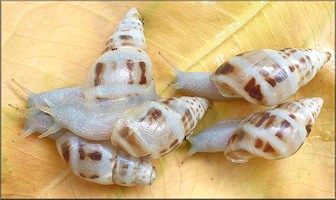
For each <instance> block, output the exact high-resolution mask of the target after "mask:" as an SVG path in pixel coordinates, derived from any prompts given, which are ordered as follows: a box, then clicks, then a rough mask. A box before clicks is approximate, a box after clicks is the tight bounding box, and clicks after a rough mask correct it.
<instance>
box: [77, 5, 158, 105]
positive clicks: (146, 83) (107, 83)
mask: <svg viewBox="0 0 336 200" xmlns="http://www.w3.org/2000/svg"><path fill="white" fill-rule="evenodd" d="M142 26H143V20H142V19H141V16H140V14H139V13H138V11H137V9H136V8H132V9H130V10H129V11H128V13H127V14H126V15H125V17H124V18H123V19H122V20H121V21H120V23H119V24H118V26H117V28H116V29H115V32H114V33H113V35H112V36H111V38H110V39H109V40H108V42H107V44H106V46H105V48H104V51H103V54H102V55H101V56H100V57H99V58H98V59H97V60H96V62H95V63H94V64H93V66H92V67H91V69H90V70H89V72H88V75H87V77H86V80H85V82H84V85H83V89H84V95H85V98H86V99H89V100H93V99H102V98H108V99H116V98H122V97H126V96H143V97H148V96H149V97H150V98H149V99H153V98H151V97H156V90H155V84H154V80H153V72H152V62H151V60H150V58H149V56H148V55H147V53H146V52H145V49H146V45H145V43H146V41H145V36H144V34H143V27H142Z"/></svg>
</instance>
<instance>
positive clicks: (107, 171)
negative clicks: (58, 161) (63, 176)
mask: <svg viewBox="0 0 336 200" xmlns="http://www.w3.org/2000/svg"><path fill="white" fill-rule="evenodd" d="M56 145H57V150H58V152H59V154H60V156H61V158H62V159H63V160H64V161H65V162H67V163H68V164H69V166H70V169H71V171H72V172H73V173H74V174H75V175H77V176H79V177H81V178H83V179H85V180H87V181H90V182H94V183H98V184H103V185H110V184H118V185H124V186H132V185H150V184H152V182H153V181H154V180H155V178H156V169H155V167H154V166H153V165H152V163H151V162H150V161H146V160H139V159H137V158H135V157H133V156H130V155H128V154H127V153H126V152H123V151H122V150H117V149H115V148H114V147H113V146H112V145H111V143H110V142H108V141H104V142H99V143H98V142H93V141H88V140H85V139H81V138H79V137H77V136H73V135H71V134H66V135H64V136H62V137H61V138H59V139H58V140H57V141H56Z"/></svg>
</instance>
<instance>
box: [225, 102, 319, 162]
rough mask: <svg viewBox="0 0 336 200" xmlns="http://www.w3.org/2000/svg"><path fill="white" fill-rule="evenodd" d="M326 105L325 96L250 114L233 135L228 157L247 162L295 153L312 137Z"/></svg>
mask: <svg viewBox="0 0 336 200" xmlns="http://www.w3.org/2000/svg"><path fill="white" fill-rule="evenodd" d="M322 105H323V99H321V98H305V99H300V100H298V101H294V102H286V103H283V104H281V105H279V106H277V107H275V108H274V109H272V110H267V111H263V112H259V113H256V114H252V115H250V116H248V117H247V118H245V119H244V120H243V121H242V122H241V123H240V125H239V127H238V128H237V130H236V131H235V133H234V134H233V135H232V137H231V139H230V141H229V145H228V147H227V148H226V150H225V156H226V157H227V158H228V159H229V160H231V161H232V162H237V163H244V162H246V161H248V160H249V159H250V158H252V157H263V158H266V159H281V158H285V157H288V156H291V155H293V154H294V153H295V152H296V151H298V150H299V148H300V147H301V146H302V144H303V142H304V141H305V139H306V137H308V135H309V133H310V131H311V127H312V125H313V124H314V123H315V120H316V118H317V116H318V115H319V113H320V110H321V108H322Z"/></svg>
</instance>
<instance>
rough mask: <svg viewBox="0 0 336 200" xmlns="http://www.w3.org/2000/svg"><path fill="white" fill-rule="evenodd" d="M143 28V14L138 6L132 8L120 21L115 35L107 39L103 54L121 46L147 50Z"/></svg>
mask: <svg viewBox="0 0 336 200" xmlns="http://www.w3.org/2000/svg"><path fill="white" fill-rule="evenodd" d="M143 30H144V29H143V19H142V17H141V15H140V14H139V12H138V10H137V9H136V8H131V9H130V10H129V11H128V12H127V13H126V15H125V16H124V18H123V19H122V20H121V21H120V22H119V24H118V26H117V27H116V28H115V30H114V33H113V35H112V36H111V37H110V38H109V39H108V40H107V42H106V44H105V47H104V50H103V52H102V54H104V53H105V52H107V51H110V50H112V49H115V48H120V47H134V48H138V49H142V50H145V49H146V38H145V36H144V33H143Z"/></svg>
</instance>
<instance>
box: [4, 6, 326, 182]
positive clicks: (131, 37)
mask: <svg viewBox="0 0 336 200" xmlns="http://www.w3.org/2000/svg"><path fill="white" fill-rule="evenodd" d="M143 31H144V30H143V19H142V18H141V15H140V14H139V13H138V11H137V9H136V8H131V9H130V10H129V11H128V12H127V14H126V15H125V16H124V17H123V19H122V20H121V21H120V23H119V24H118V26H117V27H116V29H115V31H114V33H113V35H112V36H111V37H110V38H109V39H108V41H107V43H106V45H105V47H104V50H103V52H102V55H101V56H100V57H99V58H98V59H97V60H96V62H95V63H94V64H93V66H92V67H91V69H90V71H89V73H88V75H87V78H86V80H85V82H84V83H83V84H82V85H81V86H76V87H70V88H62V89H57V90H53V91H48V92H43V93H40V94H34V93H32V92H30V91H29V90H27V89H26V88H24V87H23V86H21V85H20V84H19V83H17V82H16V81H15V80H13V82H14V83H15V84H16V85H17V86H19V87H20V88H21V89H22V90H24V91H25V93H26V94H27V95H28V96H27V101H28V107H29V108H27V109H21V108H17V107H15V106H13V105H10V106H11V107H13V108H15V109H17V110H20V111H21V112H22V113H23V114H24V116H25V130H24V131H23V133H22V134H21V135H20V136H19V137H18V138H17V139H22V138H24V137H26V136H28V135H30V134H32V133H34V132H36V133H39V134H41V135H40V136H39V138H43V137H47V136H48V137H50V138H52V139H55V140H56V145H57V150H58V152H59V154H60V156H61V158H62V159H63V160H64V161H65V162H67V163H68V164H69V167H70V169H71V171H72V172H73V173H74V174H75V175H77V176H79V177H81V178H83V179H85V180H88V181H90V182H95V183H99V184H104V185H109V184H118V185H124V186H132V185H150V184H151V183H152V182H153V181H154V180H155V178H156V169H155V167H154V166H153V164H152V162H151V161H150V159H156V158H159V157H161V156H164V155H166V154H168V153H169V152H171V151H173V150H174V149H176V148H178V147H179V146H180V145H181V143H182V141H183V139H184V138H185V137H186V139H187V140H188V141H189V142H190V143H191V149H190V151H189V152H188V156H190V155H192V154H194V153H196V152H224V154H225V156H226V158H228V159H229V160H231V161H232V162H236V163H244V162H246V161H248V160H249V159H250V158H252V157H263V158H266V159H281V158H285V157H288V156H290V155H293V154H294V153H295V152H296V151H298V149H299V148H300V147H301V145H302V144H303V142H304V141H305V139H306V137H307V136H308V134H309V132H310V131H311V129H312V125H313V124H314V122H315V120H316V118H317V116H318V115H319V112H320V110H321V108H322V105H323V100H322V99H321V98H305V99H299V100H297V101H294V102H285V103H284V101H285V100H286V99H288V98H289V97H291V96H292V95H293V94H295V93H296V92H297V91H298V89H299V88H300V87H301V86H303V85H306V84H307V83H308V82H309V81H310V80H311V79H312V78H313V77H314V76H315V74H316V73H317V72H318V71H319V70H320V69H321V68H322V67H323V65H324V64H325V63H326V62H327V61H328V60H329V59H330V53H327V52H320V51H316V50H311V49H298V48H285V49H281V50H279V51H275V50H268V49H262V50H254V51H250V52H246V53H243V54H240V55H237V56H235V57H233V58H231V59H229V60H228V61H226V62H225V63H223V64H222V65H221V66H220V67H219V68H218V69H217V70H216V72H214V73H210V72H188V73H185V72H181V71H179V70H178V69H177V68H176V67H174V66H173V65H171V64H170V65H171V67H172V68H173V70H174V71H175V75H176V78H175V83H174V84H173V88H174V89H175V90H181V91H183V92H184V93H185V94H187V95H188V96H183V97H179V98H177V97H170V98H160V97H159V96H158V95H157V93H156V89H155V82H154V79H153V72H152V63H151V60H150V58H149V56H148V55H147V53H146V51H145V50H146V42H145V36H144V33H143ZM163 59H165V60H167V59H166V58H165V57H163ZM168 63H169V61H168ZM231 98H244V99H246V100H247V101H249V102H251V103H253V104H259V105H263V106H276V107H275V108H273V109H270V110H265V111H262V112H259V113H256V114H252V115H249V116H247V117H246V118H245V119H226V120H224V121H221V122H219V123H217V124H216V125H215V126H214V127H210V128H208V129H206V130H204V131H202V132H201V133H198V134H190V133H191V132H192V131H193V129H194V128H195V127H196V125H197V123H198V122H199V121H200V120H201V119H202V117H203V115H204V113H205V112H206V111H207V109H208V104H209V101H208V100H214V101H221V100H227V99H231Z"/></svg>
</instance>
